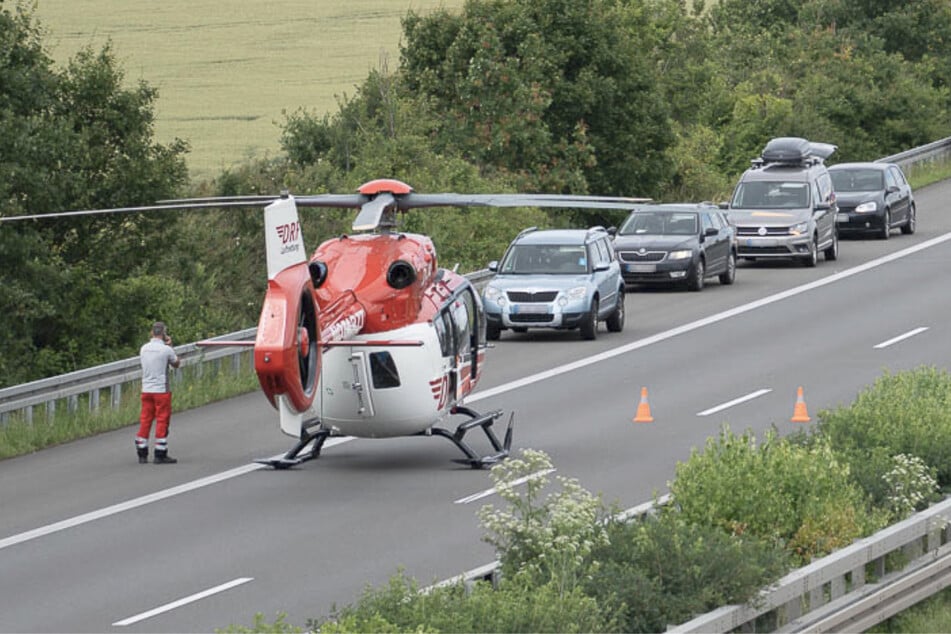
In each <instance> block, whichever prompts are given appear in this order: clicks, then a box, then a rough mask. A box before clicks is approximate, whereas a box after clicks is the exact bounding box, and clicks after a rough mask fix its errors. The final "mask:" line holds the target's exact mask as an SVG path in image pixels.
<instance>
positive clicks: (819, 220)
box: [729, 137, 839, 266]
mask: <svg viewBox="0 0 951 634" xmlns="http://www.w3.org/2000/svg"><path fill="white" fill-rule="evenodd" d="M835 150H836V146H834V145H830V144H828V143H812V142H810V141H807V140H806V139H801V138H799V137H780V138H776V139H772V140H771V141H770V142H769V143H767V144H766V147H765V148H764V149H763V153H762V156H761V157H759V158H756V159H753V161H752V166H751V167H750V169H748V170H746V172H745V173H744V174H743V176H742V177H741V178H740V182H739V183H738V184H737V186H736V189H735V190H734V191H733V199H732V201H731V202H730V205H729V215H730V220H731V221H732V222H733V224H734V225H736V236H737V255H738V256H739V257H741V258H745V259H747V260H755V259H757V258H794V259H797V260H800V261H801V262H802V263H803V264H805V265H806V266H815V265H816V264H817V263H818V261H819V251H822V252H823V253H824V255H825V259H826V260H835V259H836V258H838V257H839V233H838V229H837V228H836V222H835V218H836V212H837V209H836V203H835V191H834V190H833V187H832V178H831V177H830V176H829V170H828V169H826V166H825V163H824V161H825V159H826V158H828V157H829V156H831V155H832V153H833V152H835Z"/></svg>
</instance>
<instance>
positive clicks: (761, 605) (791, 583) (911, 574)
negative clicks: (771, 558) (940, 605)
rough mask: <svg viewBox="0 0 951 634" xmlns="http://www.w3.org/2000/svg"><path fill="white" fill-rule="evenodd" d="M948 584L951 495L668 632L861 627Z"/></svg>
mask: <svg viewBox="0 0 951 634" xmlns="http://www.w3.org/2000/svg"><path fill="white" fill-rule="evenodd" d="M896 561H897V562H903V563H904V565H895V564H894V562H896ZM890 563H892V565H893V567H894V568H895V569H894V570H888V567H889V564H890ZM949 585H951V498H947V499H945V500H944V501H943V502H941V503H939V504H935V505H933V506H931V507H930V508H928V509H925V510H924V511H921V512H920V513H917V514H915V515H913V516H912V517H910V518H908V519H906V520H904V521H902V522H899V523H898V524H894V525H892V526H889V527H887V528H885V529H883V530H881V531H879V532H877V533H875V534H874V535H872V536H870V537H866V538H865V539H860V540H858V541H856V542H855V543H853V544H851V545H850V546H847V547H845V548H842V549H841V550H838V551H836V552H834V553H832V554H831V555H828V556H826V557H823V558H822V559H818V560H816V561H814V562H812V563H811V564H809V565H808V566H805V567H803V568H799V569H798V570H795V571H793V572H791V573H789V574H788V575H786V576H785V577H783V578H782V579H780V580H779V581H778V582H777V583H776V584H775V585H774V586H772V587H771V588H769V589H767V590H766V591H764V592H763V593H761V595H760V597H758V600H757V601H754V602H753V604H752V605H730V606H725V607H722V608H719V609H717V610H714V611H713V612H709V613H707V614H704V615H701V616H698V617H697V618H695V619H693V620H691V621H688V622H686V623H683V624H681V625H678V626H675V627H670V628H668V629H667V631H668V632H678V633H684V634H686V633H693V632H697V633H707V632H732V631H734V630H740V631H744V632H746V631H775V632H862V631H865V630H866V629H868V628H870V627H872V626H873V625H877V624H879V623H881V622H882V621H884V620H885V619H888V618H890V617H892V616H894V615H895V614H898V613H899V612H901V611H902V610H904V609H906V608H908V607H910V606H912V605H914V604H915V603H917V602H919V601H921V600H922V599H926V598H928V597H929V596H931V595H933V594H935V593H937V592H939V591H941V590H943V589H944V588H946V587H948V586H949ZM764 622H765V623H768V624H769V625H768V627H769V629H767V630H764V629H763V628H762V626H760V624H761V623H764Z"/></svg>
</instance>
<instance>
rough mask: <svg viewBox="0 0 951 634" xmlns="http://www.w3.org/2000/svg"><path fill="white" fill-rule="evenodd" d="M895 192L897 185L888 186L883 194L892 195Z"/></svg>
mask: <svg viewBox="0 0 951 634" xmlns="http://www.w3.org/2000/svg"><path fill="white" fill-rule="evenodd" d="M897 191H898V186H897V185H889V186H888V187H886V188H885V193H886V194H894V193H895V192H897Z"/></svg>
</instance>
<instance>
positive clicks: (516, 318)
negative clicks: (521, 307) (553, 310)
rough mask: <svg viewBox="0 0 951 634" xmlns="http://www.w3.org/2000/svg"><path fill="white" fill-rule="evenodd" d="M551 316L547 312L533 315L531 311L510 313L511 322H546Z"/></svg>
mask: <svg viewBox="0 0 951 634" xmlns="http://www.w3.org/2000/svg"><path fill="white" fill-rule="evenodd" d="M551 318H552V316H551V315H547V314H541V315H535V314H532V313H526V314H520V313H516V314H514V315H510V316H509V319H511V320H512V323H513V324H547V323H548V322H550V321H551Z"/></svg>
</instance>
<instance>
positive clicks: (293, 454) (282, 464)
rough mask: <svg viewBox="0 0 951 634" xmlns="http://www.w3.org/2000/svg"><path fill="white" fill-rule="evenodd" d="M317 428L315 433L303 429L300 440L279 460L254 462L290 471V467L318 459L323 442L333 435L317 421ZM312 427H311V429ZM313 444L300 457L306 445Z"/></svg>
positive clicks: (268, 459)
mask: <svg viewBox="0 0 951 634" xmlns="http://www.w3.org/2000/svg"><path fill="white" fill-rule="evenodd" d="M315 425H316V426H318V429H317V431H315V432H312V431H309V430H308V428H307V427H304V428H302V429H301V431H300V440H299V441H298V442H297V444H296V445H294V446H293V447H291V448H290V450H289V451H288V452H287V453H286V454H284V455H283V456H282V457H280V458H261V459H259V460H255V462H257V463H258V464H263V465H267V466H269V467H273V468H274V469H290V468H291V467H296V466H297V465H299V464H301V463H302V462H307V461H308V460H316V459H317V458H319V457H320V450H321V449H322V448H323V446H324V442H326V441H327V439H328V438H330V437H331V436H332V435H333V432H332V431H331V430H329V429H325V428H323V427H320V426H319V425H320V423H319V421H318V422H317V423H315ZM313 426H314V425H311V427H313ZM311 443H313V446H312V447H311V448H310V451H308V452H306V453H304V454H303V455H301V452H303V451H304V449H306V448H307V446H308V445H310V444H311Z"/></svg>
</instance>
